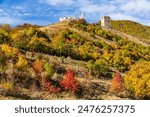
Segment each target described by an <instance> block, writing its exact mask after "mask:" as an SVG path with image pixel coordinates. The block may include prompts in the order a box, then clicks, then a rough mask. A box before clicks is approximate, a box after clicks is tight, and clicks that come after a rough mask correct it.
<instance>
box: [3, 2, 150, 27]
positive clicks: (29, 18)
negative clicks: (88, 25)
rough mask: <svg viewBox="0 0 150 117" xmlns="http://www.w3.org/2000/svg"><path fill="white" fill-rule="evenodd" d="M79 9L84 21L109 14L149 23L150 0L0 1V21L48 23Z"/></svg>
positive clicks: (95, 20) (74, 14)
mask: <svg viewBox="0 0 150 117" xmlns="http://www.w3.org/2000/svg"><path fill="white" fill-rule="evenodd" d="M82 12H83V13H84V15H85V18H86V20H87V21H88V22H97V21H99V19H100V18H101V17H102V16H104V15H109V16H111V17H112V19H114V20H119V19H123V20H133V21H136V22H139V23H142V24H144V25H149V26H150V0H0V24H2V23H3V24H5V23H9V24H11V25H17V24H23V23H31V24H39V25H48V24H51V23H54V22H57V21H58V19H59V17H62V16H76V17H79V16H80V14H81V13H82Z"/></svg>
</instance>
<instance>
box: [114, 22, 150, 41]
mask: <svg viewBox="0 0 150 117" xmlns="http://www.w3.org/2000/svg"><path fill="white" fill-rule="evenodd" d="M112 27H113V29H116V30H118V31H121V32H125V33H127V34H130V35H133V36H135V37H139V38H141V39H145V40H149V42H150V27H149V26H143V25H141V24H139V23H136V22H133V21H125V20H118V21H112Z"/></svg>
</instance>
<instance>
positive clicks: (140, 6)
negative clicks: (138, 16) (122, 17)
mask: <svg viewBox="0 0 150 117" xmlns="http://www.w3.org/2000/svg"><path fill="white" fill-rule="evenodd" d="M121 10H124V11H132V12H135V13H140V12H142V11H147V12H148V11H150V1H148V0H132V1H129V2H127V3H126V4H122V6H121Z"/></svg>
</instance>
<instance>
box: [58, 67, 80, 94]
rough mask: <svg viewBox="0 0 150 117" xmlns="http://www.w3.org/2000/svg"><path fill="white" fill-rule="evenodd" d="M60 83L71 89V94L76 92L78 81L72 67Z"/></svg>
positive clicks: (66, 88)
mask: <svg viewBox="0 0 150 117" xmlns="http://www.w3.org/2000/svg"><path fill="white" fill-rule="evenodd" d="M60 84H61V85H62V86H63V87H64V89H65V90H69V91H70V92H71V94H74V93H75V91H77V90H78V86H79V85H78V82H77V80H76V78H75V75H74V72H73V70H72V69H68V70H67V72H66V74H65V75H64V79H63V81H61V82H60Z"/></svg>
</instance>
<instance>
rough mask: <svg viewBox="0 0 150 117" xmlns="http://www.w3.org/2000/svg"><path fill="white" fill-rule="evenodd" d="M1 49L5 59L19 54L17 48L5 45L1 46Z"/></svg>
mask: <svg viewBox="0 0 150 117" xmlns="http://www.w3.org/2000/svg"><path fill="white" fill-rule="evenodd" d="M1 48H2V51H3V52H4V53H5V55H6V56H7V57H14V56H15V55H18V54H19V50H18V49H17V48H14V47H10V46H9V45H7V44H2V47H1Z"/></svg>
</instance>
